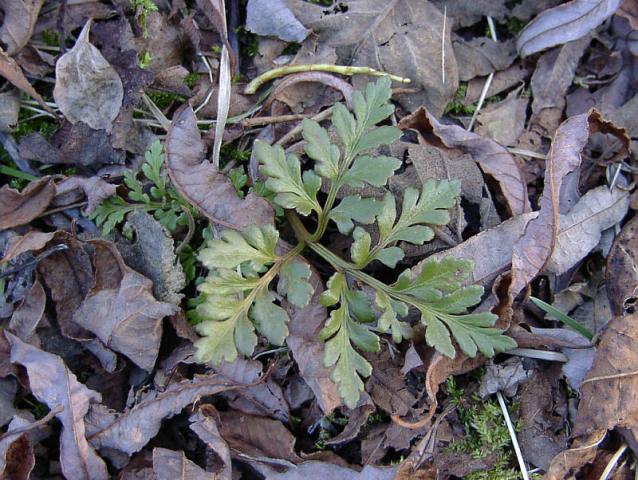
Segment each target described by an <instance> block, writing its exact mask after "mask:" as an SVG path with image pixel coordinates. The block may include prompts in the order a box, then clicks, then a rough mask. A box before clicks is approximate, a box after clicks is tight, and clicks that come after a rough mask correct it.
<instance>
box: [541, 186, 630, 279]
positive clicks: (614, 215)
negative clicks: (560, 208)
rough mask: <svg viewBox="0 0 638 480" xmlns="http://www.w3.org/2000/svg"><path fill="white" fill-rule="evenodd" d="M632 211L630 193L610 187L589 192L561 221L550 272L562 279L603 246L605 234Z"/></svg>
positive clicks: (549, 267) (550, 263) (601, 187)
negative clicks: (600, 243)
mask: <svg viewBox="0 0 638 480" xmlns="http://www.w3.org/2000/svg"><path fill="white" fill-rule="evenodd" d="M628 210H629V192H627V191H625V190H620V189H614V190H612V191H611V192H610V191H609V188H608V187H607V186H600V187H597V188H595V189H593V190H590V191H589V192H587V193H586V194H585V195H583V196H582V198H581V199H580V200H579V201H578V203H576V205H574V207H573V208H572V209H571V210H570V211H569V213H568V214H566V215H560V217H559V221H558V223H559V226H558V228H559V234H558V235H557V237H556V244H555V246H554V251H553V252H552V255H551V257H550V258H549V260H548V261H547V270H548V271H550V272H553V273H555V274H557V275H560V274H562V273H564V272H566V271H567V270H569V269H570V268H572V267H573V266H574V265H576V263H577V262H578V261H580V260H581V259H583V258H585V257H586V256H587V255H588V254H589V252H591V251H592V250H593V249H594V248H595V247H596V245H598V243H599V242H600V238H601V236H602V232H603V230H606V229H608V228H610V227H612V226H614V225H616V224H617V223H620V222H621V221H622V219H623V218H624V217H625V215H626V214H627V211H628Z"/></svg>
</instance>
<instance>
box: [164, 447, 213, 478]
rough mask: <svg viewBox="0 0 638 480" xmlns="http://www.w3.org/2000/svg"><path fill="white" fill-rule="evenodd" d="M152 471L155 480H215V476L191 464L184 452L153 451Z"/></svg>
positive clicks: (165, 449)
mask: <svg viewBox="0 0 638 480" xmlns="http://www.w3.org/2000/svg"><path fill="white" fill-rule="evenodd" d="M153 471H154V473H155V478H156V479H157V480H215V479H216V478H217V476H216V475H215V474H213V473H211V472H207V471H205V470H204V469H202V468H201V467H200V466H198V465H197V464H195V463H193V462H191V461H190V460H189V459H188V458H186V455H184V452H176V451H175V450H168V449H167V448H154V449H153Z"/></svg>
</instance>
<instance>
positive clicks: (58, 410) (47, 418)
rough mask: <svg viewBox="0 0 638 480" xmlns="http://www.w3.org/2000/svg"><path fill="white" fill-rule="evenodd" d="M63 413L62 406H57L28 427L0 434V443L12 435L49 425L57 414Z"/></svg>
mask: <svg viewBox="0 0 638 480" xmlns="http://www.w3.org/2000/svg"><path fill="white" fill-rule="evenodd" d="M63 411H64V405H58V406H57V407H55V408H54V409H53V410H51V411H50V412H49V413H47V414H46V415H45V416H44V417H42V418H41V419H40V420H38V421H36V422H33V423H30V424H29V425H25V426H24V427H20V428H16V429H15V430H9V431H8V432H5V433H3V434H1V435H0V441H1V440H3V439H5V438H7V437H12V436H14V435H22V434H23V433H26V432H30V431H31V430H33V429H34V428H39V427H40V426H42V425H45V424H47V423H49V422H50V421H51V420H52V419H53V417H55V416H56V415H57V414H58V413H61V412H63Z"/></svg>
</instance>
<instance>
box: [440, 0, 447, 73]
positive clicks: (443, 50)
mask: <svg viewBox="0 0 638 480" xmlns="http://www.w3.org/2000/svg"><path fill="white" fill-rule="evenodd" d="M446 21H447V5H444V6H443V31H442V32H441V83H442V84H443V85H445V23H446Z"/></svg>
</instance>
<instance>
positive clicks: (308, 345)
mask: <svg viewBox="0 0 638 480" xmlns="http://www.w3.org/2000/svg"><path fill="white" fill-rule="evenodd" d="M298 258H299V260H301V257H298ZM310 272H311V273H310V278H309V279H308V281H309V282H310V284H311V285H312V287H313V291H314V293H313V294H312V297H311V298H310V302H309V303H308V305H306V306H305V307H303V308H299V307H295V306H293V305H290V304H289V303H285V308H286V310H287V311H288V315H289V316H290V323H289V324H288V330H289V332H290V333H289V335H288V338H287V339H286V343H287V344H288V347H290V351H291V352H292V355H293V357H294V360H295V363H296V364H297V366H298V368H299V374H300V375H301V378H303V379H304V381H305V382H306V383H307V384H308V386H309V387H310V388H311V389H312V391H313V392H314V394H315V396H316V397H317V403H318V404H319V407H320V408H321V410H322V411H323V412H324V413H325V414H329V413H330V412H332V411H333V410H334V409H335V408H337V407H339V406H341V405H342V402H341V398H340V397H339V392H338V390H337V385H336V384H335V383H334V382H333V381H332V380H331V379H330V370H329V369H328V368H326V367H324V365H323V348H324V343H323V342H322V341H320V340H319V337H318V334H319V331H320V330H321V329H322V328H323V326H324V322H325V321H326V320H327V319H328V314H327V312H326V308H325V307H324V306H323V305H321V304H320V303H319V295H321V293H322V292H323V282H322V281H321V277H320V276H319V273H318V272H317V271H316V270H315V269H314V268H311V269H310Z"/></svg>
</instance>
